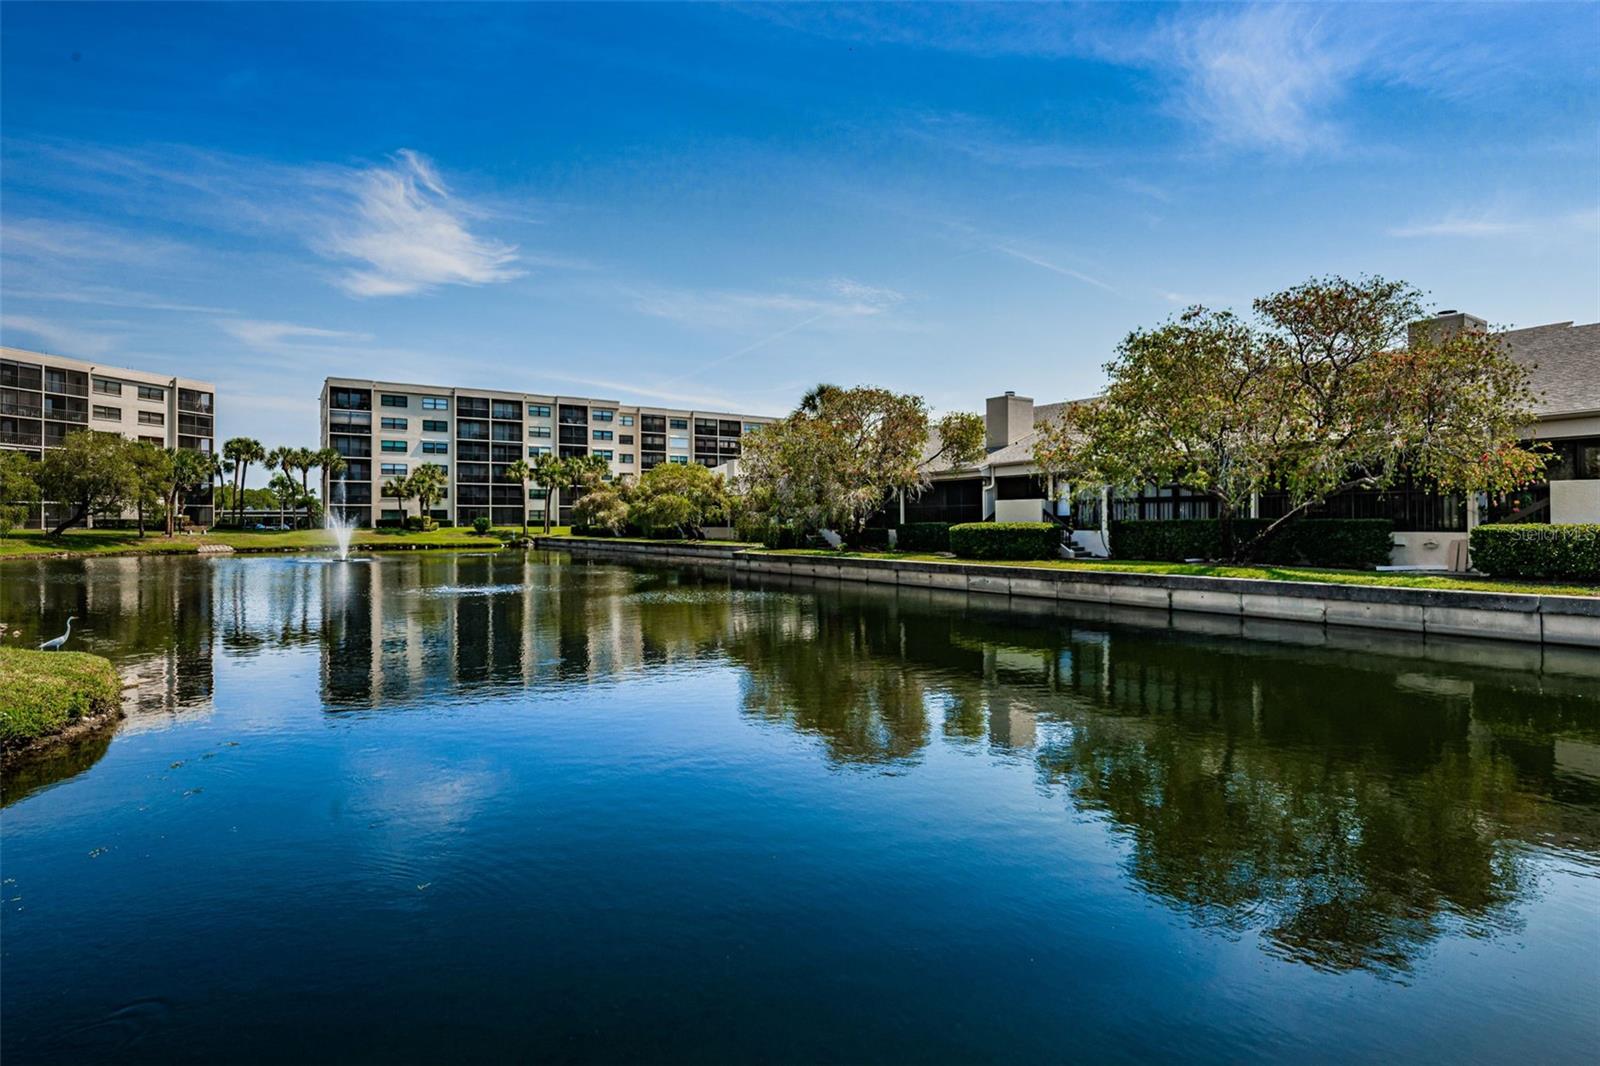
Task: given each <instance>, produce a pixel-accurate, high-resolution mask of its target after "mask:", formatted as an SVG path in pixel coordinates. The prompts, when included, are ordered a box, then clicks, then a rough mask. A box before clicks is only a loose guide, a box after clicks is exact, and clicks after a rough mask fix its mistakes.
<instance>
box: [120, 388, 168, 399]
mask: <svg viewBox="0 0 1600 1066" xmlns="http://www.w3.org/2000/svg"><path fill="white" fill-rule="evenodd" d="M118 395H119V396H120V395H121V393H120V392H119V393H118ZM166 398H167V390H166V389H158V388H156V387H155V386H154V385H140V386H139V399H141V400H165V399H166Z"/></svg>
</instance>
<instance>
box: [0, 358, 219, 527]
mask: <svg viewBox="0 0 1600 1066" xmlns="http://www.w3.org/2000/svg"><path fill="white" fill-rule="evenodd" d="M216 397H217V389H216V386H215V385H212V384H211V383H210V382H206V381H193V380H190V379H189V378H180V377H173V376H171V375H169V374H152V373H149V372H148V371H144V370H131V369H128V368H127V367H120V366H102V365H100V364H98V363H92V362H87V361H85V360H82V359H69V358H67V357H65V356H60V355H47V354H45V353H43V352H29V351H24V350H22V349H20V348H0V448H7V449H11V450H16V451H22V452H25V453H27V454H28V455H30V456H32V457H33V458H35V459H38V458H40V457H41V456H42V455H43V453H44V450H45V449H46V448H52V447H59V446H60V445H61V443H62V442H63V441H64V440H66V437H67V434H69V433H75V432H77V431H79V430H83V429H93V430H99V431H101V432H105V433H119V434H121V435H122V436H124V437H127V438H128V439H129V440H144V441H149V442H150V443H152V444H158V445H160V446H161V447H163V448H189V449H192V450H194V451H199V452H211V451H213V450H214V445H215V441H216ZM185 510H186V512H187V513H188V515H189V518H190V520H191V521H194V522H198V523H201V524H203V525H209V524H210V523H211V486H210V485H207V486H206V488H205V490H204V491H203V492H197V493H195V494H193V495H192V496H191V497H190V500H189V506H188V507H186V508H185ZM53 511H54V507H53V505H52V504H50V503H49V502H48V501H47V502H46V504H45V506H44V508H43V509H42V513H41V515H40V516H39V517H40V518H41V520H45V521H48V520H49V519H50V517H51V515H52V514H53Z"/></svg>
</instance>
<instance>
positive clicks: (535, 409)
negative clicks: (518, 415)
mask: <svg viewBox="0 0 1600 1066" xmlns="http://www.w3.org/2000/svg"><path fill="white" fill-rule="evenodd" d="M528 417H529V418H549V417H550V405H549V404H547V403H530V404H529V405H528Z"/></svg>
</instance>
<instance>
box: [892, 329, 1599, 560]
mask: <svg viewBox="0 0 1600 1066" xmlns="http://www.w3.org/2000/svg"><path fill="white" fill-rule="evenodd" d="M1416 327H1417V328H1422V329H1430V330H1431V329H1441V330H1462V329H1484V328H1486V323H1485V322H1484V321H1483V320H1482V319H1480V318H1476V317H1475V316H1472V315H1467V314H1462V313H1461V312H1457V311H1447V312H1444V313H1443V314H1441V315H1438V316H1436V317H1435V318H1432V319H1427V320H1424V321H1422V322H1419V323H1417V324H1416ZM1501 337H1502V339H1503V340H1504V342H1505V345H1506V350H1507V351H1508V353H1509V354H1510V355H1511V357H1512V358H1513V359H1515V360H1516V361H1517V362H1518V363H1520V364H1522V366H1523V367H1524V368H1525V369H1526V370H1527V371H1528V378H1529V381H1530V383H1531V384H1532V386H1533V391H1534V394H1535V396H1536V397H1537V402H1536V405H1535V408H1534V414H1535V416H1536V421H1535V422H1534V423H1533V424H1532V425H1530V426H1528V427H1526V429H1525V431H1524V432H1525V434H1526V436H1527V438H1528V439H1530V440H1535V441H1542V442H1546V443H1548V444H1549V445H1550V449H1551V461H1550V465H1549V468H1548V480H1547V481H1545V482H1543V483H1540V484H1536V485H1532V486H1529V487H1528V488H1527V489H1526V490H1524V491H1522V492H1518V493H1513V494H1511V495H1510V496H1509V497H1508V498H1507V499H1505V500H1493V501H1491V500H1488V499H1470V498H1463V497H1461V496H1456V495H1449V494H1443V493H1439V492H1436V491H1434V490H1433V489H1432V488H1431V487H1429V486H1426V485H1421V484H1409V483H1402V484H1400V485H1397V486H1395V487H1394V488H1391V489H1388V490H1386V491H1382V492H1379V491H1354V492H1345V493H1341V494H1340V495H1338V496H1336V497H1334V498H1332V499H1330V500H1328V501H1327V502H1326V503H1325V504H1324V505H1323V506H1321V507H1319V508H1317V509H1316V511H1315V512H1313V513H1314V514H1315V515H1317V516H1321V517H1330V518H1388V519H1391V520H1392V521H1393V522H1394V529H1395V533H1394V549H1393V552H1392V554H1391V559H1390V561H1391V563H1392V564H1393V565H1396V566H1416V567H1447V566H1450V565H1452V564H1455V565H1459V564H1460V563H1461V561H1462V560H1463V559H1464V558H1465V553H1464V548H1465V541H1466V538H1467V534H1468V532H1469V531H1470V530H1471V528H1472V527H1473V526H1475V525H1477V524H1479V523H1481V522H1556V523H1570V522H1600V322H1596V323H1590V324H1588V325H1581V326H1580V325H1574V324H1573V323H1571V322H1557V323H1553V324H1551V325H1548V326H1535V327H1532V328H1529V329H1518V330H1510V331H1507V332H1505V333H1503V334H1501ZM1064 406H1065V404H1060V403H1054V404H1038V405H1036V404H1035V403H1034V401H1033V400H1032V399H1031V398H1029V397H1027V396H1018V395H1016V394H1015V393H1011V392H1008V393H1006V394H1004V395H1002V396H994V397H990V398H989V399H988V400H987V401H986V403H985V409H984V424H985V427H986V430H987V447H988V454H987V455H986V456H985V457H984V458H983V459H982V460H981V461H980V462H979V463H978V464H976V465H975V466H971V467H964V468H950V467H948V466H945V467H943V468H941V469H939V470H938V472H937V473H935V474H934V480H933V484H932V486H931V488H930V489H929V490H928V491H927V492H925V493H923V494H922V495H921V496H919V497H917V498H916V499H907V500H905V501H903V502H900V503H898V504H897V505H896V506H897V507H898V508H900V509H902V510H903V520H905V521H912V522H915V521H939V522H981V521H985V520H995V521H1002V522H1014V521H1039V520H1040V519H1041V518H1050V517H1061V518H1069V517H1070V520H1071V522H1072V525H1073V527H1074V533H1073V539H1074V541H1075V542H1076V543H1077V544H1078V545H1079V547H1081V548H1083V549H1085V550H1087V551H1090V552H1092V553H1094V554H1096V555H1104V554H1107V552H1108V550H1109V548H1108V545H1107V531H1108V530H1109V525H1110V522H1112V521H1116V520H1129V519H1144V520H1163V519H1173V518H1214V517H1216V502H1215V501H1214V500H1212V499H1211V498H1209V497H1208V496H1206V495H1205V494H1204V493H1199V492H1193V491H1190V490H1187V489H1184V488H1182V487H1180V486H1173V485H1152V486H1148V487H1146V488H1145V489H1143V490H1142V491H1140V492H1139V493H1136V494H1126V495H1125V494H1120V493H1108V494H1105V495H1104V496H1103V497H1102V498H1100V499H1090V500H1081V499H1080V500H1068V499H1060V498H1057V497H1058V496H1059V495H1060V494H1061V493H1062V492H1063V488H1064V487H1063V486H1056V487H1055V492H1052V491H1050V488H1049V487H1048V486H1046V485H1045V483H1044V479H1043V478H1042V477H1041V476H1040V474H1039V470H1038V467H1037V466H1035V465H1034V462H1033V445H1034V441H1035V440H1036V439H1037V437H1038V431H1039V427H1040V426H1042V425H1044V424H1046V423H1049V422H1052V421H1054V420H1055V419H1056V418H1058V417H1059V416H1060V413H1061V410H1062V408H1063V407H1064ZM1286 506H1287V501H1286V500H1285V498H1284V497H1283V496H1282V495H1280V494H1271V493H1263V494H1262V495H1261V496H1260V497H1259V498H1258V499H1257V500H1256V501H1255V504H1254V513H1255V514H1257V515H1258V516H1259V517H1262V518H1276V517H1279V516H1281V515H1282V514H1283V513H1284V509H1285V507H1286ZM889 517H890V518H898V517H899V516H898V515H891V516H889Z"/></svg>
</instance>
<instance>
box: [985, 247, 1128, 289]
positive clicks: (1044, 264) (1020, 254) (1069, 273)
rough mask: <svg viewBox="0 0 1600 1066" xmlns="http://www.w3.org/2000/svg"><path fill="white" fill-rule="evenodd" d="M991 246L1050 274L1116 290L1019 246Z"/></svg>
mask: <svg viewBox="0 0 1600 1066" xmlns="http://www.w3.org/2000/svg"><path fill="white" fill-rule="evenodd" d="M992 247H993V249H994V250H995V251H997V252H999V253H1000V254H1001V255H1009V256H1010V257H1011V258H1013V259H1019V260H1021V261H1022V262H1024V263H1031V264H1033V265H1034V266H1036V267H1039V268H1041V269H1043V270H1048V271H1050V272H1051V273H1052V274H1060V275H1061V276H1062V277H1064V278H1072V279H1074V280H1076V281H1081V282H1083V283H1084V284H1085V285H1093V286H1094V287H1095V288H1097V289H1104V290H1105V291H1106V292H1116V291H1117V290H1116V289H1115V288H1113V287H1112V286H1110V285H1107V284H1106V283H1105V282H1103V281H1101V280H1100V279H1099V278H1096V277H1093V276H1091V275H1089V274H1085V273H1083V272H1082V271H1081V270H1073V269H1072V268H1071V267H1065V266H1062V265H1061V264H1060V263H1056V262H1052V261H1051V260H1049V259H1046V258H1045V257H1044V256H1042V255H1039V254H1037V253H1035V252H1027V251H1023V250H1022V249H1021V248H1017V247H1015V246H1013V245H1009V244H995V245H993V246H992Z"/></svg>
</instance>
